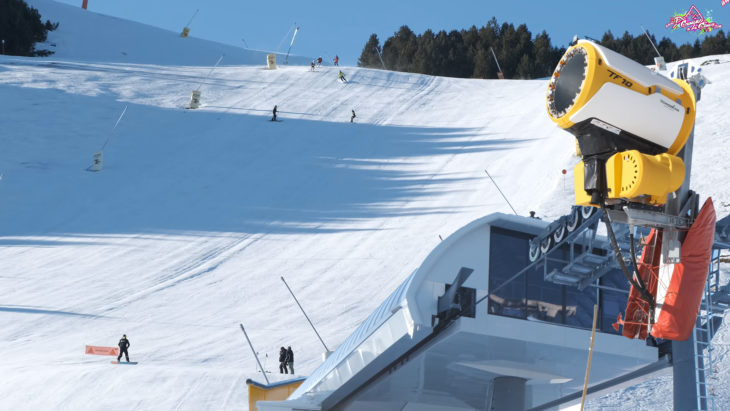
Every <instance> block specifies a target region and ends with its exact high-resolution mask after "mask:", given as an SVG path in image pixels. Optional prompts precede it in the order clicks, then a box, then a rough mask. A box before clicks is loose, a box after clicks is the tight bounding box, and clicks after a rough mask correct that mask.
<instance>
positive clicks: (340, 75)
mask: <svg viewBox="0 0 730 411" xmlns="http://www.w3.org/2000/svg"><path fill="white" fill-rule="evenodd" d="M337 77H339V78H340V81H341V82H343V83H347V79H345V73H343V72H342V70H340V73H339V74H338V75H337Z"/></svg>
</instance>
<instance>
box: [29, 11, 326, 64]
mask: <svg viewBox="0 0 730 411" xmlns="http://www.w3.org/2000/svg"><path fill="white" fill-rule="evenodd" d="M27 3H28V4H30V5H31V6H33V7H35V8H36V9H38V11H39V12H40V13H41V17H42V18H43V21H46V20H50V21H51V22H52V23H59V27H58V30H57V31H54V32H52V33H51V34H50V35H49V37H48V40H47V41H46V42H45V43H40V44H38V45H36V49H42V50H50V51H53V52H54V53H55V54H54V55H53V57H55V58H60V59H64V60H77V61H78V60H81V61H84V62H92V61H103V62H117V63H138V64H162V65H186V66H212V65H214V64H215V62H216V61H218V58H219V57H220V56H221V55H224V59H223V62H222V63H221V64H224V65H225V64H256V65H260V66H265V65H266V54H267V52H264V51H255V50H244V49H241V48H238V47H234V46H229V45H226V44H221V43H215V42H212V41H208V40H202V39H198V38H195V32H194V31H193V32H192V33H191V35H190V37H188V38H182V37H180V32H178V33H173V32H171V31H168V30H163V29H160V28H157V27H152V26H149V25H146V24H141V23H136V22H132V21H128V20H122V19H119V18H116V17H111V16H105V15H102V14H98V13H95V12H93V11H88V10H83V9H81V8H80V7H74V6H70V5H68V4H63V3H58V2H55V1H53V0H28V1H27ZM79 5H81V2H79ZM180 31H181V32H182V27H180ZM284 57H285V56H282V55H279V56H278V58H277V59H278V61H279V64H281V63H282V62H283V61H284ZM311 60H312V57H308V58H307V57H299V56H289V60H288V61H289V63H291V64H308V63H309V62H310V61H311Z"/></svg>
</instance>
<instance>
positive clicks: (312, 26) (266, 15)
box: [58, 0, 730, 65]
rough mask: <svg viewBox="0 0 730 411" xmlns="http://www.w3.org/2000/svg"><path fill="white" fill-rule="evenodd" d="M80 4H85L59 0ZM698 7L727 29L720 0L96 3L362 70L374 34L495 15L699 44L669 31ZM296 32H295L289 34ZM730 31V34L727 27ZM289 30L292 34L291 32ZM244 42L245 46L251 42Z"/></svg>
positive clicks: (729, 19) (148, 20)
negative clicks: (677, 17) (676, 17)
mask: <svg viewBox="0 0 730 411" xmlns="http://www.w3.org/2000/svg"><path fill="white" fill-rule="evenodd" d="M58 1H60V2H62V3H67V4H72V5H77V6H79V7H80V6H81V3H82V0H58ZM692 4H694V5H696V6H697V8H698V9H699V10H700V12H701V13H703V14H705V17H708V16H711V17H712V19H713V21H715V22H717V23H720V24H728V26H727V27H728V28H730V4H728V5H726V6H724V7H723V6H721V0H695V1H692V0H667V1H656V0H642V1H637V2H633V1H621V0H619V1H616V2H613V3H608V2H603V1H600V2H599V1H560V0H553V1H534V0H533V1H527V0H514V1H485V0H450V1H443V0H442V1H433V0H417V1H416V0H396V1H384V0H370V1H364V2H352V1H333V0H309V1H306V0H305V1H302V0H299V1H290V0H279V1H276V2H269V1H251V0H208V1H201V0H197V1H196V0H153V1H150V0H144V1H143V0H124V1H111V0H89V7H88V9H89V10H90V11H94V12H97V13H101V14H106V15H111V16H116V17H120V18H124V19H129V20H134V21H138V22H141V23H145V24H150V25H153V26H157V27H161V28H164V29H168V30H172V31H181V30H182V28H183V27H184V26H185V24H186V23H187V22H188V21H189V20H190V18H191V17H192V16H193V14H194V13H195V11H196V10H199V12H198V14H197V15H196V16H195V19H194V20H193V21H192V23H191V24H190V29H191V31H190V35H191V36H193V37H199V38H204V39H208V40H215V41H219V42H222V43H227V44H233V45H240V46H245V45H248V48H252V49H259V50H278V51H282V52H286V50H287V48H288V46H289V42H290V40H291V34H292V32H293V30H292V27H293V26H294V24H295V23H296V25H298V26H300V27H301V29H300V31H299V34H298V35H297V38H296V40H295V42H294V46H293V47H292V54H298V55H305V56H312V57H317V56H322V57H323V58H325V59H328V60H329V59H331V58H332V57H334V55H335V54H337V55H339V56H340V59H341V64H345V65H355V64H357V58H358V57H359V56H360V53H361V52H362V48H363V46H364V45H365V42H366V41H367V39H368V37H369V36H370V34H372V33H375V34H377V35H378V37H379V38H380V41H381V44H382V43H383V42H384V41H385V39H386V38H388V37H389V36H391V35H392V34H393V33H394V32H396V31H397V30H398V28H399V27H400V26H402V25H404V24H405V25H408V26H409V27H410V28H411V29H412V30H413V31H414V32H416V33H422V32H423V31H424V30H426V29H427V28H430V29H432V30H434V31H438V30H442V29H443V30H446V31H450V30H454V29H457V30H458V29H462V28H468V27H470V26H472V25H476V26H477V27H480V26H483V25H485V24H486V23H487V21H489V19H490V18H492V16H494V17H496V18H497V21H498V22H499V23H500V24H501V23H503V22H510V23H513V24H515V25H517V24H521V23H526V24H527V27H528V29H529V30H530V31H531V32H532V33H533V36H534V35H535V34H537V33H539V32H541V31H542V30H545V31H547V32H548V34H549V35H550V38H551V39H552V41H553V44H556V45H560V46H565V45H567V43H568V42H569V41H570V39H571V38H572V37H573V35H574V34H578V35H579V36H582V37H583V36H588V37H594V38H600V36H602V35H603V33H604V32H605V31H606V30H611V31H612V32H613V33H614V34H619V35H620V34H623V32H624V31H627V30H628V31H629V32H630V33H632V34H634V35H638V34H640V33H641V28H640V26H644V27H645V28H646V29H647V30H649V31H650V32H652V33H653V34H655V35H656V36H657V39H660V38H661V37H662V36H666V37H669V38H671V39H672V40H673V41H674V42H675V43H685V42H694V41H695V39H697V38H698V34H697V33H696V32H695V33H690V32H685V31H680V30H677V31H674V32H673V31H671V30H669V29H666V28H664V25H665V24H666V23H668V22H669V18H670V17H671V16H672V15H673V14H674V13H675V12H681V13H684V12H686V11H687V10H688V9H689V7H690V6H691V5H692ZM290 30H291V31H290ZM723 30H725V31H726V32H727V29H726V28H725V27H723ZM287 33H288V35H287ZM244 41H245V43H244Z"/></svg>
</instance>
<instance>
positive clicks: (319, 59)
mask: <svg viewBox="0 0 730 411" xmlns="http://www.w3.org/2000/svg"><path fill="white" fill-rule="evenodd" d="M321 65H322V57H318V58H317V67H319V66H321Z"/></svg>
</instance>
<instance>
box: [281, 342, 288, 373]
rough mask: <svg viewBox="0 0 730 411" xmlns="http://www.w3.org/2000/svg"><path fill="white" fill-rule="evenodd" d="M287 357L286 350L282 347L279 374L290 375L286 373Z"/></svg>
mask: <svg viewBox="0 0 730 411" xmlns="http://www.w3.org/2000/svg"><path fill="white" fill-rule="evenodd" d="M286 357H287V352H286V348H284V347H281V349H280V350H279V374H289V373H288V372H287V371H286Z"/></svg>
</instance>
